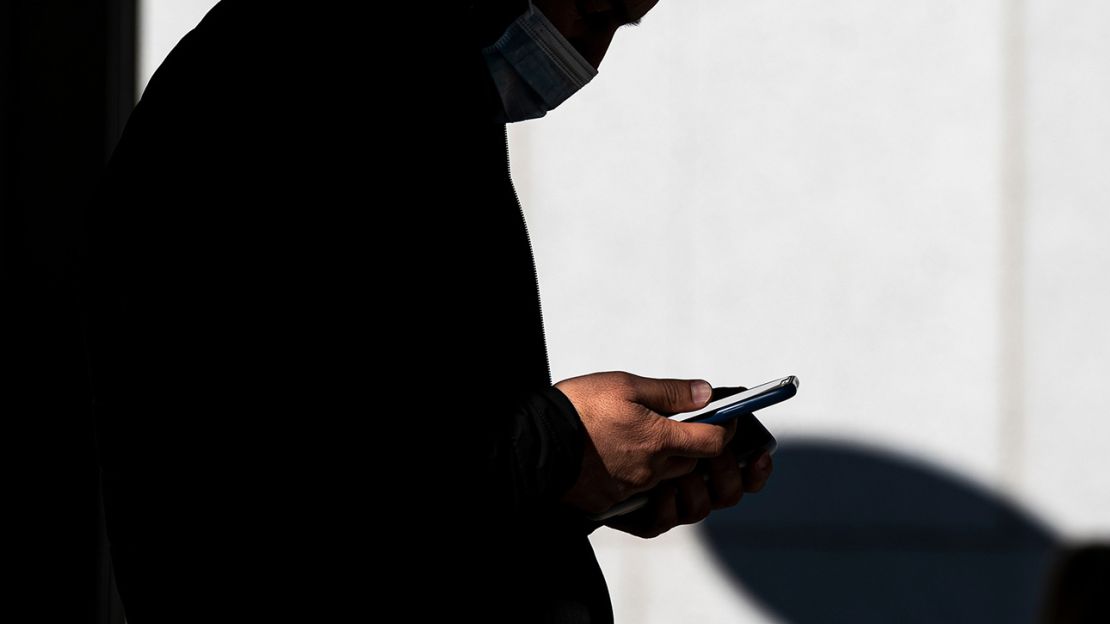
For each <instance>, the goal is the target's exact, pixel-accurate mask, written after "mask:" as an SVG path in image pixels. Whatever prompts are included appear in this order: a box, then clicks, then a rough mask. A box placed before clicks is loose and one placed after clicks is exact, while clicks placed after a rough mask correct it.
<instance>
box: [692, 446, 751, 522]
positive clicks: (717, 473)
mask: <svg viewBox="0 0 1110 624" xmlns="http://www.w3.org/2000/svg"><path fill="white" fill-rule="evenodd" d="M702 461H703V462H706V468H707V473H708V477H709V478H708V479H707V484H708V486H709V497H710V500H711V501H712V503H713V508H714V509H723V508H725V507H732V506H733V505H735V504H736V503H739V502H740V498H741V497H742V496H743V495H744V477H743V473H742V472H741V469H740V465H739V464H737V463H736V459H734V458H733V457H732V456H731V455H730V454H729V453H725V454H724V455H721V456H720V457H714V458H713V459H703V460H702Z"/></svg>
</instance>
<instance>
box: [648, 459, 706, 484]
mask: <svg viewBox="0 0 1110 624" xmlns="http://www.w3.org/2000/svg"><path fill="white" fill-rule="evenodd" d="M697 467H698V460H696V459H694V458H692V457H668V458H666V459H665V460H664V461H663V466H662V468H660V469H659V472H658V479H657V480H656V481H655V483H659V482H660V481H669V480H671V479H677V478H679V477H682V476H685V475H688V474H690V473H692V472H693V471H694V469H695V468H697ZM655 483H652V484H651V485H652V486H654V485H655Z"/></svg>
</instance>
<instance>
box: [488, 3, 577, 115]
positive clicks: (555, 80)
mask: <svg viewBox="0 0 1110 624" xmlns="http://www.w3.org/2000/svg"><path fill="white" fill-rule="evenodd" d="M482 56H484V57H485V59H486V65H487V66H488V67H489V72H490V75H491V76H492V77H493V83H494V84H495V85H496V86H497V92H498V94H499V95H500V96H501V105H502V108H503V111H502V112H501V115H499V121H502V122H513V121H524V120H525V119H535V118H537V117H543V116H544V115H546V114H547V111H549V110H552V109H554V108H555V107H556V106H558V105H560V104H562V103H563V101H564V100H566V99H567V98H569V97H570V96H572V95H574V93H575V92H576V91H578V90H579V89H581V88H582V87H584V86H586V83H587V82H589V81H590V80H591V79H592V78H593V77H594V76H596V75H597V70H596V69H594V67H593V65H590V63H589V61H587V60H586V59H584V58H582V55H581V54H579V53H578V50H575V49H574V46H572V45H571V44H570V42H569V41H567V40H566V38H565V37H563V35H562V33H560V32H559V31H558V30H557V29H556V28H555V27H554V26H552V24H551V22H549V21H547V18H546V17H544V15H543V13H541V12H540V10H539V9H537V8H536V7H534V6H531V3H529V6H528V10H527V11H525V13H524V15H521V16H520V17H518V18H517V19H516V21H514V22H513V23H512V24H509V27H508V28H507V29H506V30H505V34H503V35H501V38H500V39H498V40H497V42H495V43H494V44H493V45H491V46H489V47H488V48H485V49H484V50H482Z"/></svg>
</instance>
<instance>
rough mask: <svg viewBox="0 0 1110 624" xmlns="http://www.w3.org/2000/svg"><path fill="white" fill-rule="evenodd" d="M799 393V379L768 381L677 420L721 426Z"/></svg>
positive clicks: (711, 402) (679, 416)
mask: <svg viewBox="0 0 1110 624" xmlns="http://www.w3.org/2000/svg"><path fill="white" fill-rule="evenodd" d="M797 393H798V378H797V377H795V376H794V375H789V376H787V377H783V378H781V379H776V380H774V381H768V382H767V383H765V384H760V385H758V386H756V387H754V388H751V389H749V390H743V391H741V392H739V393H736V394H730V395H728V396H726V397H723V398H720V399H718V400H716V401H710V402H709V405H706V406H705V407H703V408H701V409H700V410H697V411H695V412H689V413H686V414H679V415H678V416H677V417H674V419H675V420H680V421H682V422H700V423H709V424H711V425H721V424H724V423H727V422H728V421H730V420H733V419H734V418H736V417H737V416H739V415H741V414H750V413H751V412H754V411H756V410H761V409H763V408H765V407H768V406H770V405H774V404H775V403H780V402H782V401H785V400H786V399H789V398H790V397H792V396H794V395H795V394H797Z"/></svg>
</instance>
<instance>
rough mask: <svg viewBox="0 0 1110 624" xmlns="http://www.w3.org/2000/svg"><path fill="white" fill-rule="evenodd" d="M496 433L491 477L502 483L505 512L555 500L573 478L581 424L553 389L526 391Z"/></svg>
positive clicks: (582, 434) (582, 436)
mask: <svg viewBox="0 0 1110 624" xmlns="http://www.w3.org/2000/svg"><path fill="white" fill-rule="evenodd" d="M494 435H495V439H494V440H493V445H494V452H493V453H492V459H493V461H492V465H490V466H489V470H490V476H491V479H490V480H491V481H492V482H495V483H500V484H502V488H503V490H502V493H501V494H502V495H501V496H498V498H499V499H501V500H502V501H503V502H504V504H507V505H510V506H511V507H512V509H505V510H504V511H505V512H508V513H513V512H516V513H520V512H524V511H527V510H529V509H533V508H536V507H545V506H549V505H552V504H557V503H558V501H559V499H560V498H561V497H562V495H563V494H565V493H566V491H567V490H568V489H570V487H571V486H572V485H574V482H575V480H577V478H578V473H579V470H580V468H581V466H582V453H583V447H584V443H585V437H586V432H585V427H584V425H583V424H582V420H581V419H580V418H579V416H578V412H577V411H576V410H575V409H574V405H572V404H571V402H570V400H569V399H568V398H567V397H566V395H564V394H563V393H562V392H560V391H559V390H558V389H557V388H554V387H549V388H546V389H544V390H542V391H540V392H535V393H531V394H528V395H526V396H525V397H524V399H523V401H522V403H521V404H520V406H519V408H517V410H516V411H515V412H514V413H512V414H511V417H510V418H508V419H506V420H505V421H504V424H503V428H502V429H501V430H500V431H496V432H494ZM506 495H507V496H506Z"/></svg>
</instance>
